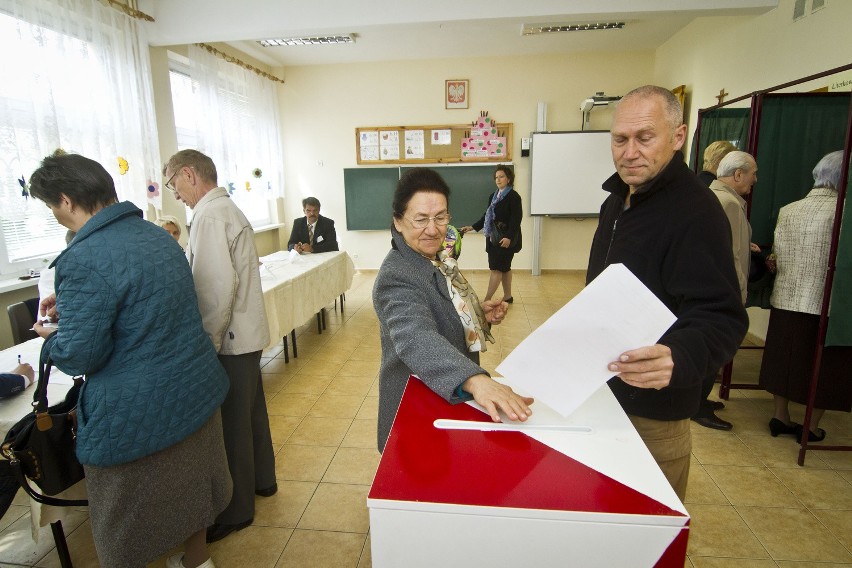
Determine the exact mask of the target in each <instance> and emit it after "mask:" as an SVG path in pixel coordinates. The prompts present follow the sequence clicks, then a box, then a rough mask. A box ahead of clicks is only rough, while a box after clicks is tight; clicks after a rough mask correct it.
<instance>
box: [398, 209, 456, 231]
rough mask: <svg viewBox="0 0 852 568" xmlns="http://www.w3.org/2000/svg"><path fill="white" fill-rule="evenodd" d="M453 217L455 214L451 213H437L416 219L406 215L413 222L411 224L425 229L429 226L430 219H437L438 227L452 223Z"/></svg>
mask: <svg viewBox="0 0 852 568" xmlns="http://www.w3.org/2000/svg"><path fill="white" fill-rule="evenodd" d="M452 218H453V216H452V215H450V214H449V213H443V214H441V215H435V216H434V217H417V218H415V219H411V218H409V217H406V219H408V222H409V223H411V226H412V227H414V228H415V229H425V228H426V227H428V226H429V221H435V226H436V227H446V226H447V225H449V224H450V219H452Z"/></svg>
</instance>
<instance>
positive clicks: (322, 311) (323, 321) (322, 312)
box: [320, 308, 325, 329]
mask: <svg viewBox="0 0 852 568" xmlns="http://www.w3.org/2000/svg"><path fill="white" fill-rule="evenodd" d="M320 313H321V314H322V328H323V329H325V308H323V309H322V310H320Z"/></svg>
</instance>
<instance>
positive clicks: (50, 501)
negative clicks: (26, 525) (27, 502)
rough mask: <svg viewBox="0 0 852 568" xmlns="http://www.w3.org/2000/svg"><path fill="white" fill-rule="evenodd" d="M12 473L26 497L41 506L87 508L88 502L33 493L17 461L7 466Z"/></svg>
mask: <svg viewBox="0 0 852 568" xmlns="http://www.w3.org/2000/svg"><path fill="white" fill-rule="evenodd" d="M9 465H10V467H11V469H12V472H13V473H14V474H15V478H16V479H17V480H18V484H19V485H20V486H21V487H23V488H24V491H26V493H27V495H29V496H30V497H31V498H32V500H33V501H35V502H37V503H41V504H43V505H52V506H54V507H88V506H89V501H88V500H86V499H57V498H56V497H51V496H49V495H42V494H41V493H38V492H37V491H35V490H34V489H33V488H32V487H31V486H30V484H29V482H28V481H27V476H26V475H24V470H23V469H22V468H21V462H20V461H18V460H12V461H11V463H10V464H9Z"/></svg>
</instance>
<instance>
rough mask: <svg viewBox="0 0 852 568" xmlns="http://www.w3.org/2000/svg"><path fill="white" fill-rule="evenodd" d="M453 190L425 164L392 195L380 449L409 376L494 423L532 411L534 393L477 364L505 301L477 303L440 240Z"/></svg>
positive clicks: (380, 310) (383, 285) (380, 289)
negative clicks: (470, 403)
mask: <svg viewBox="0 0 852 568" xmlns="http://www.w3.org/2000/svg"><path fill="white" fill-rule="evenodd" d="M449 195H450V189H449V187H447V184H446V182H444V180H443V179H442V178H441V176H440V175H438V174H437V173H436V172H434V171H432V170H429V169H427V168H414V169H411V170H409V171H407V172H406V173H405V174H404V175H403V176H402V178H401V179H400V180H399V184H398V185H397V188H396V192H395V194H394V198H393V205H392V207H393V226H392V227H391V236H392V241H391V246H392V249H391V251H390V252H389V253H388V255H387V256H386V257H385V260H384V262H383V263H382V267H381V269H380V270H379V274H378V276H377V277H376V282H375V285H374V287H373V306H374V307H375V310H376V314H377V315H378V317H379V324H380V326H381V339H382V365H381V370H380V372H379V422H378V447H379V451H382V450H384V447H385V443H386V442H387V439H388V435H389V434H390V429H391V425H392V424H393V420H394V417H395V416H396V411H397V409H398V408H399V403H400V401H401V400H402V394H403V391H404V390H405V385H406V382H407V380H408V377H409V375H416V376H417V377H419V378H420V380H421V381H423V383H424V384H426V386H428V387H429V388H430V389H431V390H432V391H434V392H435V393H436V394H438V395H440V396H441V397H443V398H444V399H445V400H447V401H448V402H450V403H452V404H455V403H459V402H463V401H465V400H470V399H471V398H472V399H473V400H475V401H476V402H477V403H479V404H480V405H481V406H482V407H483V408H485V410H486V411H487V412H488V414H489V415H490V416H491V419H492V420H494V421H495V422H499V421H500V414H499V412H498V411H502V412H503V413H504V414H505V415H506V416H507V417H508V418H509V419H511V420H526V419H527V417H528V416H530V415H531V414H532V411H531V410H530V408H529V405H530V404H532V402H533V400H532V399H531V398H526V397H522V396H520V395H518V394H516V393H515V392H513V391H512V389H511V388H509V387H507V386H505V385H502V384H500V383H498V382H497V381H495V380H493V379H492V378H491V377H490V376H489V375H488V373H487V372H486V371H485V369H483V368H482V367H480V366H479V352H480V351H485V350H486V342H487V341H491V342H493V341H494V339H493V337H491V334H490V331H489V330H490V328H491V324H496V323H499V322H500V321H501V320H502V319H503V317H504V316H505V314H506V309H507V308H508V305H507V304H506V303H505V302H502V301H498V300H493V301H487V302H482V303H480V302H479V299H478V298H477V296H476V293H475V292H474V291H473V288H472V287H471V286H469V285H468V283H467V281H466V280H465V279H464V277H463V276H462V275H461V273H459V271H458V268H457V267H456V265H455V260H454V259H453V258H451V257H449V256H448V255H447V254H446V251H444V250H443V247H442V243H443V242H444V237H445V236H446V232H447V225H448V224H449V222H450V213H449V211H448V203H449Z"/></svg>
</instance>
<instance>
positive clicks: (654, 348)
mask: <svg viewBox="0 0 852 568" xmlns="http://www.w3.org/2000/svg"><path fill="white" fill-rule="evenodd" d="M673 369H674V360H673V359H672V350H671V349H669V347H668V346H666V345H660V344H659V343H657V344H656V345H651V346H648V347H640V348H639V349H633V350H631V351H625V352H624V353H622V354H621V357H619V359H618V361H613V362H612V363H610V364H609V370H610V371H612V372H614V373H618V374H617V375H616V376H617V377H618V378H620V379H621V380H622V381H624V382H625V383H627V384H629V385H633V386H634V387H637V388H640V389H657V390H660V389H661V388H664V387H667V386H669V383H670V382H671V380H672V370H673Z"/></svg>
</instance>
